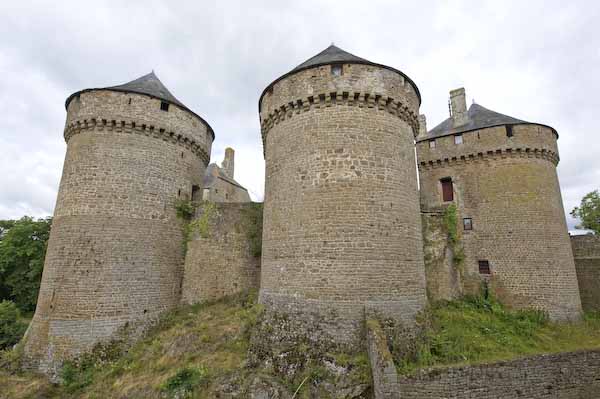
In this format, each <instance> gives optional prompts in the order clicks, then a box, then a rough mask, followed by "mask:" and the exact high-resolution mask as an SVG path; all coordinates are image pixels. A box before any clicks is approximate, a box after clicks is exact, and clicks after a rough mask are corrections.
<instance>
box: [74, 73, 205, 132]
mask: <svg viewBox="0 0 600 399" xmlns="http://www.w3.org/2000/svg"><path fill="white" fill-rule="evenodd" d="M92 90H112V91H120V92H125V93H137V94H144V95H147V96H150V97H154V98H157V99H159V100H162V101H165V102H167V103H170V104H175V105H177V106H178V107H180V108H183V109H184V110H186V111H188V112H191V113H192V114H194V115H196V116H197V117H198V118H199V119H200V120H201V121H202V122H204V123H205V124H206V126H208V130H209V131H210V133H211V134H212V138H213V140H214V139H215V133H214V132H213V130H212V128H211V127H210V125H209V124H208V122H206V121H205V120H204V119H203V118H202V117H201V116H200V115H198V114H196V113H195V112H194V111H192V110H191V109H189V108H188V107H186V106H185V105H183V103H182V102H181V101H179V100H178V99H177V98H175V96H174V95H173V94H171V92H170V91H169V89H167V88H166V87H165V85H164V84H163V83H162V82H161V81H160V79H158V77H157V76H156V74H155V73H154V71H152V72H150V73H149V74H146V75H144V76H142V77H139V78H137V79H134V80H132V81H131V82H127V83H124V84H122V85H117V86H109V87H99V88H92V89H85V90H80V91H78V92H75V93H73V94H71V95H70V96H69V97H68V98H67V100H66V101H65V108H67V109H68V107H69V103H70V102H71V100H72V99H73V98H75V97H76V96H78V95H79V94H81V93H83V92H86V91H92Z"/></svg>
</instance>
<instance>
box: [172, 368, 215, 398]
mask: <svg viewBox="0 0 600 399" xmlns="http://www.w3.org/2000/svg"><path fill="white" fill-rule="evenodd" d="M207 380H208V370H207V369H206V367H204V366H202V367H184V368H182V369H179V371H177V372H176V373H175V374H174V375H172V376H171V377H169V378H168V379H167V381H165V382H164V383H163V384H162V385H161V387H160V389H161V391H163V392H164V393H166V394H168V395H169V397H175V398H187V397H190V395H191V394H192V393H193V392H194V389H195V388H196V387H198V386H199V385H201V384H203V383H205V382H206V381H207Z"/></svg>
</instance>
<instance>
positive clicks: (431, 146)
mask: <svg viewBox="0 0 600 399" xmlns="http://www.w3.org/2000/svg"><path fill="white" fill-rule="evenodd" d="M429 148H435V140H429Z"/></svg>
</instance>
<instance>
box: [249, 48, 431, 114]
mask: <svg viewBox="0 0 600 399" xmlns="http://www.w3.org/2000/svg"><path fill="white" fill-rule="evenodd" d="M329 64H363V65H373V66H376V67H379V68H384V69H388V70H390V71H394V72H396V73H397V74H400V75H402V76H403V77H404V79H405V80H406V81H408V82H409V83H410V84H411V85H412V86H413V87H414V88H415V92H416V93H417V97H418V98H419V103H421V93H420V92H419V88H418V87H417V85H416V84H415V83H414V82H413V81H412V80H411V79H410V78H409V77H408V76H406V75H405V74H404V73H403V72H401V71H399V70H397V69H395V68H392V67H390V66H387V65H382V64H377V63H375V62H371V61H369V60H366V59H364V58H361V57H357V56H356V55H354V54H351V53H349V52H347V51H345V50H342V49H341V48H339V47H337V46H335V45H334V44H331V45H330V46H329V47H327V48H326V49H325V50H323V51H321V52H320V53H319V54H317V55H315V56H313V57H311V58H309V59H308V60H306V61H304V62H303V63H302V64H300V65H298V66H297V67H296V68H294V69H292V70H291V71H289V72H288V73H286V74H284V75H282V76H280V77H279V78H277V79H275V80H274V81H273V82H271V84H270V85H268V86H267V87H266V88H265V89H264V90H263V92H262V94H261V95H260V98H259V99H258V109H259V111H260V104H261V100H262V98H263V96H264V95H265V93H266V92H267V91H268V90H269V89H270V88H271V87H273V85H274V84H275V83H277V82H279V81H280V80H282V79H285V78H286V77H288V76H290V75H293V74H295V73H297V72H300V71H303V70H305V69H310V68H316V67H319V66H322V65H329Z"/></svg>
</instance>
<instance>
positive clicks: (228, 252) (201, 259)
mask: <svg viewBox="0 0 600 399" xmlns="http://www.w3.org/2000/svg"><path fill="white" fill-rule="evenodd" d="M210 209H212V210H211V211H209V212H210V215H205V216H202V215H203V213H202V211H201V210H199V214H198V216H197V217H206V221H207V229H206V231H205V232H202V233H198V232H197V233H196V234H194V237H193V238H192V239H191V240H190V241H189V242H188V244H187V246H188V248H187V255H186V258H185V271H184V279H183V290H182V301H183V302H184V303H190V304H191V303H197V302H204V301H210V300H215V299H219V298H222V297H224V296H227V295H233V294H235V293H238V292H242V291H246V290H249V289H258V286H259V281H260V254H258V253H255V250H256V248H253V243H252V242H251V241H252V240H253V238H250V236H251V235H253V234H254V233H255V232H260V227H259V226H256V225H255V222H256V221H257V220H258V222H259V223H262V204H257V203H248V204H231V203H230V204H225V203H221V204H214V208H210ZM257 215H258V217H256V216H257Z"/></svg>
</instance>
